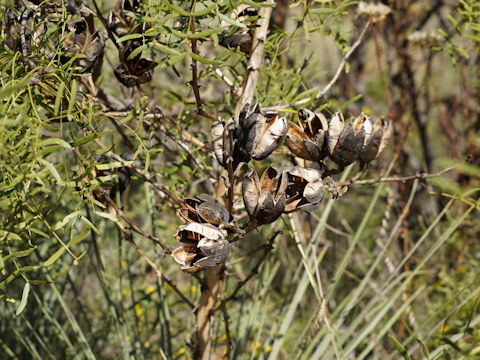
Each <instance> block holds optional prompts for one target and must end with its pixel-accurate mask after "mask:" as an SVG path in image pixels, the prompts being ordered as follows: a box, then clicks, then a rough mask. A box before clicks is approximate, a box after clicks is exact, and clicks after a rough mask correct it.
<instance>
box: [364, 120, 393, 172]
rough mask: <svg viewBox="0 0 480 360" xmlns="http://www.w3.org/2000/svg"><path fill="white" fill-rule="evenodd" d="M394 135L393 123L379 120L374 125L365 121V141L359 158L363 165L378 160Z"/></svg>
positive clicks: (369, 121)
mask: <svg viewBox="0 0 480 360" xmlns="http://www.w3.org/2000/svg"><path fill="white" fill-rule="evenodd" d="M392 134H393V126H392V122H391V121H386V120H384V119H378V120H377V121H375V122H374V123H372V121H371V120H370V119H368V121H365V141H364V145H363V147H362V150H361V151H360V154H359V158H360V161H361V162H362V165H364V164H366V163H368V162H370V161H372V160H374V159H376V158H378V157H379V156H380V154H381V153H382V152H383V150H384V149H385V147H386V146H387V144H388V142H389V141H390V139H391V137H392Z"/></svg>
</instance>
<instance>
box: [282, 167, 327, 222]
mask: <svg viewBox="0 0 480 360" xmlns="http://www.w3.org/2000/svg"><path fill="white" fill-rule="evenodd" d="M282 175H283V176H284V177H285V180H286V182H287V186H286V189H285V202H286V205H285V213H291V212H294V211H297V210H303V211H306V212H310V211H313V210H315V209H317V208H318V206H319V205H320V202H321V201H322V199H323V193H324V190H325V185H324V184H323V181H322V173H321V172H320V171H319V170H317V169H312V168H302V167H300V166H293V167H288V168H285V169H283V170H282Z"/></svg>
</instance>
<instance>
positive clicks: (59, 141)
mask: <svg viewBox="0 0 480 360" xmlns="http://www.w3.org/2000/svg"><path fill="white" fill-rule="evenodd" d="M48 145H60V146H61V147H63V148H65V149H68V150H72V147H71V146H70V144H69V143H67V142H66V141H65V140H62V139H58V138H50V139H45V140H42V141H40V142H39V143H38V147H44V146H48Z"/></svg>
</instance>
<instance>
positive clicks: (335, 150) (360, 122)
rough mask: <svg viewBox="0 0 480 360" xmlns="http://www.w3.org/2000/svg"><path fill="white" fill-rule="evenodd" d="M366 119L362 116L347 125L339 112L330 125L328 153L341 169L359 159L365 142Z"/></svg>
mask: <svg viewBox="0 0 480 360" xmlns="http://www.w3.org/2000/svg"><path fill="white" fill-rule="evenodd" d="M365 120H366V117H365V116H363V115H360V116H359V117H357V118H356V119H355V120H353V121H352V122H350V123H348V124H347V125H345V120H344V118H343V115H342V113H341V112H340V111H339V112H337V113H335V115H334V116H333V117H332V119H331V120H330V124H329V125H328V126H329V127H328V151H329V155H330V158H331V159H332V160H333V161H334V162H335V163H337V164H338V165H339V166H340V167H341V168H343V167H345V166H347V165H350V164H351V163H353V162H354V161H355V160H357V159H358V156H359V153H360V151H361V149H362V147H363V144H364V140H365V128H364V124H365Z"/></svg>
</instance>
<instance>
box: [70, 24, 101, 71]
mask: <svg viewBox="0 0 480 360" xmlns="http://www.w3.org/2000/svg"><path fill="white" fill-rule="evenodd" d="M68 28H69V29H70V30H72V31H74V33H73V35H72V36H70V37H69V38H67V40H66V41H65V45H66V46H65V50H66V51H67V52H69V53H72V54H82V55H83V57H82V58H79V59H77V60H76V64H77V65H78V66H80V68H81V70H80V72H82V73H88V72H93V73H94V78H95V77H96V76H97V75H99V73H100V68H101V67H102V62H103V51H104V48H105V40H106V39H107V34H106V32H105V31H104V30H101V31H97V30H95V28H94V26H93V15H91V16H89V17H86V18H82V19H79V20H77V21H74V22H72V23H70V24H68ZM65 60H66V59H65Z"/></svg>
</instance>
